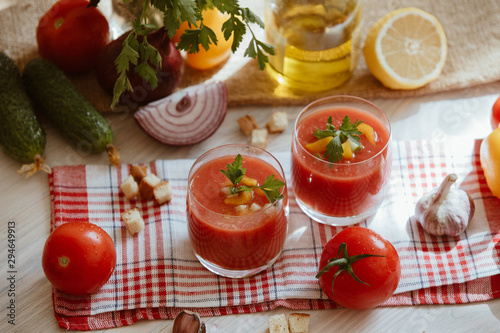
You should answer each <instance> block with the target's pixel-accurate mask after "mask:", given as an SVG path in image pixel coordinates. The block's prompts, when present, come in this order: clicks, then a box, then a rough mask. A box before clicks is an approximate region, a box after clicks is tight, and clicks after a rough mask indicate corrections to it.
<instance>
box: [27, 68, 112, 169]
mask: <svg viewBox="0 0 500 333" xmlns="http://www.w3.org/2000/svg"><path fill="white" fill-rule="evenodd" d="M22 78H23V81H24V85H25V86H26V88H27V91H28V94H29V95H30V96H31V98H32V99H33V101H34V102H35V103H36V106H37V108H39V109H40V111H41V112H42V113H43V114H44V115H45V117H47V118H48V119H49V120H50V121H51V122H52V123H53V124H54V125H55V127H57V129H58V130H59V131H60V132H61V133H62V134H63V136H64V137H66V138H67V139H69V141H71V142H72V143H73V144H74V145H75V146H76V147H77V149H79V150H80V151H84V152H86V153H101V152H103V151H107V152H108V155H109V158H110V161H111V163H112V164H115V165H116V164H119V157H118V154H117V150H116V148H115V147H114V146H113V145H112V143H113V131H112V130H111V127H110V126H109V124H108V122H107V121H106V119H105V118H104V117H103V116H102V114H101V113H100V112H99V111H98V110H97V109H96V108H95V106H94V105H93V104H92V103H90V101H89V100H88V99H87V98H86V97H85V96H83V95H82V94H81V93H80V92H79V91H78V90H77V89H76V87H75V86H74V85H73V84H72V83H71V81H70V80H69V79H68V77H67V76H66V75H65V74H64V72H63V71H62V70H61V69H59V68H58V67H57V66H56V65H54V64H53V63H52V62H50V61H48V60H46V59H43V58H35V59H32V60H30V61H29V62H28V63H27V64H26V67H25V68H24V71H23V75H22Z"/></svg>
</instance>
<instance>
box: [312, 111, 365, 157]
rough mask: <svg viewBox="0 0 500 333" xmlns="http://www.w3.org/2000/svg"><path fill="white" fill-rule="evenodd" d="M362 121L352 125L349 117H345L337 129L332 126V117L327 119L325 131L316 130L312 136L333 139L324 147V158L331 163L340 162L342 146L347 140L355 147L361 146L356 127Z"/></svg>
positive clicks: (359, 133)
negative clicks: (330, 137)
mask: <svg viewBox="0 0 500 333" xmlns="http://www.w3.org/2000/svg"><path fill="white" fill-rule="evenodd" d="M362 123H363V121H361V120H358V119H356V121H355V122H354V123H351V119H350V118H349V116H347V115H346V116H345V117H344V119H343V120H342V125H340V126H339V128H338V129H335V126H333V125H332V116H330V117H328V120H327V123H326V129H324V130H320V129H319V128H316V131H315V132H314V133H313V135H314V136H315V137H316V138H317V139H318V140H320V139H323V138H326V137H329V136H332V137H333V139H332V140H331V141H330V142H329V143H328V144H327V145H326V151H325V155H324V157H325V158H326V159H327V160H328V161H329V162H332V163H335V162H340V161H342V153H343V152H344V149H343V148H342V144H343V143H344V142H346V141H347V139H349V140H350V141H352V143H354V144H355V145H361V143H360V141H359V136H360V135H361V134H362V133H361V131H360V130H358V126H359V125H361V124H362Z"/></svg>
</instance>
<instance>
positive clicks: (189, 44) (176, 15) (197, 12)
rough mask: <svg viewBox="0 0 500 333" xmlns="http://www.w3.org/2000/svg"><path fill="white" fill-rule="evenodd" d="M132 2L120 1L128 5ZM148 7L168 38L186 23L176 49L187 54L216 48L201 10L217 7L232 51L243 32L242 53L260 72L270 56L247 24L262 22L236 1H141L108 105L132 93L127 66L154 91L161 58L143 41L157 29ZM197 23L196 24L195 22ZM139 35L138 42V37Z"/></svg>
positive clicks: (93, 1) (118, 63) (92, 3)
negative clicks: (156, 14)
mask: <svg viewBox="0 0 500 333" xmlns="http://www.w3.org/2000/svg"><path fill="white" fill-rule="evenodd" d="M99 1H100V0H91V1H90V5H89V6H97V4H98V3H99ZM129 1H132V0H123V2H129ZM149 5H151V6H153V7H154V8H156V9H158V10H159V11H160V12H162V13H163V14H164V16H163V24H164V26H165V29H167V31H168V35H169V37H170V38H172V37H174V35H175V32H176V31H177V29H179V27H180V26H181V23H182V22H188V23H189V24H190V25H191V27H192V28H191V29H187V30H186V31H185V32H184V34H183V35H182V36H181V38H180V41H179V43H178V45H177V48H178V49H180V50H184V51H187V52H189V53H196V52H198V50H199V48H200V45H201V46H202V47H203V48H204V49H205V50H208V49H209V48H210V45H211V44H213V45H217V37H216V35H215V33H214V31H213V30H212V29H210V28H209V27H207V26H205V25H204V24H203V16H202V14H201V12H202V10H203V9H205V8H212V7H215V8H217V9H218V10H219V11H220V12H221V13H227V14H229V15H230V18H229V19H228V20H227V21H226V22H224V24H223V26H222V32H223V34H224V38H225V39H226V40H228V39H229V38H230V37H231V36H233V42H232V45H231V50H232V52H235V51H236V50H237V49H238V48H239V46H240V44H241V41H242V40H243V36H244V35H245V34H246V33H247V30H248V31H250V33H251V34H252V39H251V41H250V43H249V45H248V47H247V49H246V51H245V53H244V55H245V56H248V57H250V58H254V59H255V58H256V59H257V62H258V66H259V68H260V69H263V68H264V66H265V64H266V63H267V62H268V56H267V55H268V54H269V55H273V54H274V48H273V47H272V46H271V45H269V44H266V43H264V42H262V41H260V40H258V39H257V38H256V37H255V34H254V32H253V31H252V28H251V24H252V23H255V24H257V25H258V26H260V27H261V28H264V23H263V22H262V20H261V19H260V18H259V17H258V16H257V15H255V14H254V13H253V12H252V11H251V10H250V9H249V8H243V7H240V5H239V4H238V0H144V7H143V10H142V12H141V14H140V15H139V16H138V17H137V18H136V19H135V20H134V22H133V23H132V26H133V30H132V33H131V34H130V35H129V36H128V37H127V38H126V39H125V41H124V42H123V48H122V52H121V54H120V55H119V57H118V59H116V61H115V64H116V68H117V71H118V74H119V78H118V80H117V82H116V84H115V87H114V90H113V102H112V106H114V105H116V103H117V102H118V100H119V97H120V96H121V94H122V93H123V92H125V90H132V87H131V85H130V82H129V81H128V79H127V72H128V70H129V67H130V64H134V65H136V66H137V67H136V71H137V72H138V74H139V75H140V76H141V77H143V78H144V79H145V80H146V81H147V82H148V84H149V85H150V86H151V87H152V88H153V89H154V88H156V87H157V86H158V78H157V77H156V68H157V67H161V56H160V54H159V52H158V50H156V49H155V48H154V47H153V46H152V45H151V44H149V43H148V41H147V35H148V34H150V33H151V32H152V31H154V30H156V29H158V28H159V27H157V26H155V25H154V24H151V23H150V22H149V20H148V17H147V15H146V13H147V9H148V7H149ZM199 21H200V22H201V24H199V25H198V22H199ZM139 36H142V37H143V38H142V42H139V39H138V37H139Z"/></svg>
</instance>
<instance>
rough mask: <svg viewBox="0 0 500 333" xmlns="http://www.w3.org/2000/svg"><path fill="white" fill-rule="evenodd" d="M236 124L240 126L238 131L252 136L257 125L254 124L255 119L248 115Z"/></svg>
mask: <svg viewBox="0 0 500 333" xmlns="http://www.w3.org/2000/svg"><path fill="white" fill-rule="evenodd" d="M237 121H238V124H239V125H240V129H241V131H242V132H243V133H245V135H250V134H252V131H253V130H254V129H258V128H259V125H257V123H256V122H255V119H254V118H253V117H252V116H250V115H245V116H243V117H241V118H239V119H238V120H237Z"/></svg>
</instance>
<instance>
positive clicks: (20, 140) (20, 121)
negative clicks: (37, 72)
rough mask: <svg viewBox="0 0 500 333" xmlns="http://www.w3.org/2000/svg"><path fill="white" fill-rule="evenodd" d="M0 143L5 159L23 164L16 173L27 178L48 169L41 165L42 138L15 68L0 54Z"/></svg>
mask: <svg viewBox="0 0 500 333" xmlns="http://www.w3.org/2000/svg"><path fill="white" fill-rule="evenodd" d="M0 143H1V144H2V146H3V151H4V152H5V154H6V155H8V156H10V157H12V158H14V159H16V160H17V161H19V162H21V163H25V165H23V167H22V168H21V169H20V170H19V173H21V174H26V177H29V176H31V175H32V174H34V173H35V172H36V171H37V170H40V169H43V170H45V171H47V172H49V173H50V168H49V167H48V166H47V165H46V164H45V163H44V161H43V154H44V151H45V143H46V135H45V131H44V130H43V127H42V126H41V125H40V122H39V121H38V119H37V118H36V115H35V111H34V108H33V104H32V102H31V100H30V98H29V97H28V94H27V93H26V90H25V88H24V85H23V81H22V79H21V75H20V74H19V68H18V67H17V66H16V64H15V63H14V61H13V60H12V59H10V58H9V57H8V56H7V55H6V54H5V53H3V52H0Z"/></svg>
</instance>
